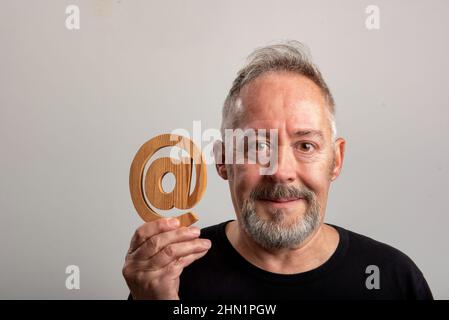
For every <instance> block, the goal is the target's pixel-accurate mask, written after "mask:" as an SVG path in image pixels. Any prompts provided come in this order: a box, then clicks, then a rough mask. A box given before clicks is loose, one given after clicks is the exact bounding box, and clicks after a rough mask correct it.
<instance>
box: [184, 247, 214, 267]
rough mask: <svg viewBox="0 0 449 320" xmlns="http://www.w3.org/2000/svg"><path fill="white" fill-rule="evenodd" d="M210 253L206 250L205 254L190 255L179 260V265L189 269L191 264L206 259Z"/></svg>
mask: <svg viewBox="0 0 449 320" xmlns="http://www.w3.org/2000/svg"><path fill="white" fill-rule="evenodd" d="M208 252H209V250H206V251H203V252H198V253H192V254H189V255H188V256H184V257H181V258H179V259H178V263H179V264H180V265H181V267H182V268H183V269H184V268H185V267H187V266H189V265H190V264H192V263H193V262H194V261H196V260H198V259H200V258H202V257H204V256H205V255H206V254H207V253H208Z"/></svg>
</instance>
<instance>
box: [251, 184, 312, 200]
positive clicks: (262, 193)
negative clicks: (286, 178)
mask: <svg viewBox="0 0 449 320" xmlns="http://www.w3.org/2000/svg"><path fill="white" fill-rule="evenodd" d="M282 198H302V199H305V200H306V201H307V202H311V201H313V200H314V199H315V193H314V192H313V191H312V190H310V189H309V188H308V187H306V186H299V187H296V186H292V185H285V184H281V183H276V184H271V185H270V184H264V185H259V186H257V187H256V188H254V189H253V190H252V191H251V194H250V199H252V200H263V199H273V200H276V199H282Z"/></svg>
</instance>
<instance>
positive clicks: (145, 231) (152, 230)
mask: <svg viewBox="0 0 449 320" xmlns="http://www.w3.org/2000/svg"><path fill="white" fill-rule="evenodd" d="M178 227H179V220H178V219H176V218H161V219H158V220H155V221H151V222H147V223H144V224H143V225H141V226H140V227H139V228H137V230H136V232H135V233H134V235H133V237H132V239H131V244H130V246H129V250H128V253H132V252H134V251H135V250H136V249H137V248H138V247H140V246H141V245H142V244H143V243H145V241H146V240H147V239H149V238H151V237H152V236H154V235H155V234H158V233H161V232H166V231H170V230H173V229H176V228H178Z"/></svg>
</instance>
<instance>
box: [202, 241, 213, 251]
mask: <svg viewBox="0 0 449 320" xmlns="http://www.w3.org/2000/svg"><path fill="white" fill-rule="evenodd" d="M202 244H203V246H204V248H206V249H208V248H210V247H211V246H212V243H211V242H210V240H203V242H202Z"/></svg>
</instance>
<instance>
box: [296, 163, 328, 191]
mask: <svg viewBox="0 0 449 320" xmlns="http://www.w3.org/2000/svg"><path fill="white" fill-rule="evenodd" d="M329 167H330V164H327V163H325V164H322V163H320V164H309V165H307V166H304V168H303V170H301V180H302V183H303V184H305V185H306V186H307V187H309V188H310V189H312V191H313V192H315V194H316V195H317V196H318V197H319V198H321V197H322V196H324V195H326V194H327V190H328V188H329V184H330V175H329V172H330V169H329Z"/></svg>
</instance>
